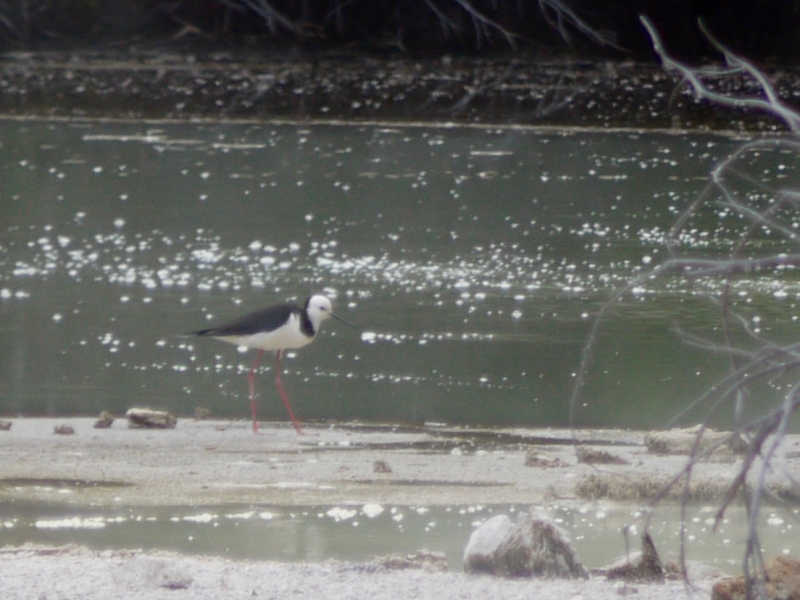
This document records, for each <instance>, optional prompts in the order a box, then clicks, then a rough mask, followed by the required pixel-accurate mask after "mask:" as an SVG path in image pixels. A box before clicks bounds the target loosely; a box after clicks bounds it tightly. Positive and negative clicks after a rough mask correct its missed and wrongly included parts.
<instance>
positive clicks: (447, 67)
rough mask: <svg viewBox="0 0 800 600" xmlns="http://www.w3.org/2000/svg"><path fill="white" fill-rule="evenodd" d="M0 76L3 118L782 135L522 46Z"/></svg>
mask: <svg viewBox="0 0 800 600" xmlns="http://www.w3.org/2000/svg"><path fill="white" fill-rule="evenodd" d="M768 75H769V76H770V79H771V80H772V82H773V84H774V85H775V86H776V89H777V90H778V92H779V94H780V95H781V96H782V97H784V98H787V99H791V98H793V97H796V96H797V95H798V93H800V70H799V69H795V68H792V67H783V68H781V69H779V70H774V71H773V72H770V73H768ZM0 80H1V81H3V83H4V85H3V94H2V95H0V116H2V117H3V118H34V117H37V118H44V119H64V118H68V119H75V120H80V119H120V120H126V121H130V120H135V121H142V122H168V121H176V122H178V121H179V122H193V121H196V122H208V121H213V122H231V123H236V122H238V123H275V122H284V123H297V124H301V125H313V124H319V123H334V122H335V123H343V124H347V125H365V126H366V125H370V124H386V125H393V126H400V125H411V124H417V125H418V126H435V125H436V124H442V123H448V124H449V125H448V126H474V127H487V128H498V127H500V128H511V127H551V128H554V129H559V130H563V129H569V128H581V129H597V130H601V131H602V130H606V131H658V132H687V131H691V132H717V131H728V132H738V133H744V132H749V133H778V132H784V131H786V127H785V126H784V124H783V123H782V122H780V121H779V120H778V119H777V118H775V117H773V116H771V115H768V114H766V113H763V112H761V111H757V110H746V109H736V110H734V109H729V108H725V107H721V106H718V105H714V104H712V103H710V102H708V101H698V100H697V99H696V98H695V97H694V94H693V92H692V91H691V90H690V89H689V88H688V86H687V85H686V84H684V83H682V82H681V80H680V78H679V77H677V76H676V75H675V74H673V73H668V72H665V71H664V70H663V69H662V67H661V66H660V65H658V64H646V63H634V62H630V61H611V60H596V61H590V60H580V59H562V60H551V61H543V60H541V59H537V58H534V57H531V56H526V55H524V54H520V55H498V56H496V57H470V56H458V55H445V56H442V57H428V58H414V57H411V56H379V55H378V56H376V55H370V54H364V53H359V52H356V51H346V52H333V51H327V52H326V51H320V52H318V53H309V52H293V51H292V50H281V51H278V52H275V53H274V54H270V55H269V56H265V55H263V54H260V53H255V52H235V51H230V52H216V53H208V52H204V53H197V54H195V53H192V52H191V51H187V50H182V49H174V48H164V49H162V50H160V51H158V52H155V51H152V52H144V51H138V52H136V51H132V52H123V51H117V52H113V51H105V52H97V51H94V52H93V51H76V52H69V51H62V52H6V53H3V54H0ZM715 86H716V88H717V89H718V91H719V92H720V93H722V94H726V93H729V94H742V93H744V94H753V93H756V94H757V93H758V91H759V90H757V89H756V88H755V87H754V86H753V84H752V82H750V81H749V80H746V79H744V78H742V77H738V76H737V77H734V78H728V79H725V80H718V81H717V82H716V83H715Z"/></svg>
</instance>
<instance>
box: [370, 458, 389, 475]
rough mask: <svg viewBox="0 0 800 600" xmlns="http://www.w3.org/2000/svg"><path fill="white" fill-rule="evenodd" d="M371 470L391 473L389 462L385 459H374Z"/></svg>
mask: <svg viewBox="0 0 800 600" xmlns="http://www.w3.org/2000/svg"><path fill="white" fill-rule="evenodd" d="M372 472H373V473H391V472H392V467H390V466H389V463H388V462H386V461H385V460H376V461H375V462H374V463H372Z"/></svg>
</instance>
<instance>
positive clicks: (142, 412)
mask: <svg viewBox="0 0 800 600" xmlns="http://www.w3.org/2000/svg"><path fill="white" fill-rule="evenodd" d="M125 416H126V417H127V418H128V427H130V428H132V429H138V428H150V429H174V428H175V425H176V424H177V423H178V419H177V418H176V417H174V416H173V415H171V414H169V413H168V412H167V411H165V410H151V409H149V408H131V409H128V412H127V413H125Z"/></svg>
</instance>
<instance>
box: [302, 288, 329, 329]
mask: <svg viewBox="0 0 800 600" xmlns="http://www.w3.org/2000/svg"><path fill="white" fill-rule="evenodd" d="M305 309H306V314H307V315H308V319H309V321H311V324H312V325H314V330H316V329H317V327H319V324H320V323H322V322H323V321H324V320H325V319H330V318H331V317H332V316H333V305H332V304H331V301H330V300H328V298H326V297H325V296H322V295H320V294H317V295H315V296H311V297H310V298H309V299H308V300H306V306H305Z"/></svg>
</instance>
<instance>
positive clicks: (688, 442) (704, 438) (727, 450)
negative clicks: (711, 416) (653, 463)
mask: <svg viewBox="0 0 800 600" xmlns="http://www.w3.org/2000/svg"><path fill="white" fill-rule="evenodd" d="M702 427H703V426H702V425H696V426H694V427H689V428H687V429H670V430H669V431H651V432H649V433H648V434H646V435H645V436H644V445H645V446H647V451H648V452H652V453H653V454H686V455H689V454H691V453H692V452H695V453H698V452H703V451H704V450H707V449H708V448H710V447H711V446H713V445H717V444H720V445H719V447H718V448H717V449H716V450H714V452H713V453H712V455H711V457H713V458H715V459H720V458H722V459H726V458H729V457H733V455H735V454H744V453H746V452H747V450H748V448H749V445H748V443H747V442H746V441H745V440H744V439H742V438H741V437H740V436H738V435H735V434H733V433H731V432H728V431H715V430H713V429H709V428H705V429H702ZM701 431H702V435H701V437H700V439H699V441H698V437H697V436H698V435H700V434H701ZM695 444H696V445H697V447H696V448H695Z"/></svg>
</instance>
